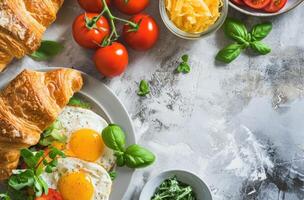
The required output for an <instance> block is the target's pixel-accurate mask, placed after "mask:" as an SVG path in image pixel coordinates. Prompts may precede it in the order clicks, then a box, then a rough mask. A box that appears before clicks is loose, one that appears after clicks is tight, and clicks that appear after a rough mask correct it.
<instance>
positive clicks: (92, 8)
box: [78, 0, 111, 13]
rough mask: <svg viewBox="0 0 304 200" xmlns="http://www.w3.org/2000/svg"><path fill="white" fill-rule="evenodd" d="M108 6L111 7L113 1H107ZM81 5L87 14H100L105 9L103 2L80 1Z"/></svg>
mask: <svg viewBox="0 0 304 200" xmlns="http://www.w3.org/2000/svg"><path fill="white" fill-rule="evenodd" d="M106 2H107V5H110V3H111V1H110V0H106ZM78 3H79V5H80V6H81V7H82V8H83V9H84V10H85V11H87V12H94V13H100V12H101V11H102V9H103V4H102V2H101V0H78Z"/></svg>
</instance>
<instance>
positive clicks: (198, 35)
mask: <svg viewBox="0 0 304 200" xmlns="http://www.w3.org/2000/svg"><path fill="white" fill-rule="evenodd" d="M228 1H229V0H223V6H222V7H221V8H220V13H221V15H220V17H219V18H218V19H217V20H216V22H215V23H214V24H213V25H212V26H210V27H209V28H208V29H207V30H205V31H203V32H200V33H188V32H185V31H183V30H181V29H179V28H178V27H176V26H175V24H174V23H173V22H172V21H171V20H170V18H169V16H168V14H167V11H166V6H165V0H159V11H160V16H161V18H162V20H163V22H164V24H165V25H166V27H167V28H168V29H169V30H170V31H171V32H172V33H173V34H174V35H176V36H178V37H180V38H183V39H188V40H195V39H200V38H203V37H206V36H208V35H209V34H211V33H214V32H215V31H217V30H218V29H219V28H220V27H221V26H222V25H223V23H224V22H225V19H226V17H227V14H228V5H229V3H228Z"/></svg>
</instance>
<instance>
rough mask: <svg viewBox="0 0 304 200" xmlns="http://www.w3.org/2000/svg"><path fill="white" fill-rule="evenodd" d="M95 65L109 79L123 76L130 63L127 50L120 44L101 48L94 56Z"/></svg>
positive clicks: (114, 43) (115, 43) (116, 43)
mask: <svg viewBox="0 0 304 200" xmlns="http://www.w3.org/2000/svg"><path fill="white" fill-rule="evenodd" d="M93 60H94V63H95V65H96V68H97V69H98V71H99V72H100V73H102V74H103V75H105V76H107V77H114V76H118V75H120V74H122V73H123V72H124V71H125V69H126V67H127V65H128V62H129V56H128V52H127V49H126V48H125V47H124V46H123V45H122V44H120V43H118V42H113V43H112V44H110V45H109V46H106V47H101V48H99V49H98V50H97V51H96V53H95V55H94V58H93Z"/></svg>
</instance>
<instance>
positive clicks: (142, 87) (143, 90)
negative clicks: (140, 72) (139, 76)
mask: <svg viewBox="0 0 304 200" xmlns="http://www.w3.org/2000/svg"><path fill="white" fill-rule="evenodd" d="M149 93H150V87H149V84H148V82H147V81H145V80H141V81H140V84H139V91H138V92H137V94H138V95H139V96H146V95H147V94H149Z"/></svg>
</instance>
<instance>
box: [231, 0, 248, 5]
mask: <svg viewBox="0 0 304 200" xmlns="http://www.w3.org/2000/svg"><path fill="white" fill-rule="evenodd" d="M232 2H233V3H234V4H236V5H239V6H243V5H245V4H244V2H243V0H232Z"/></svg>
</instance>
